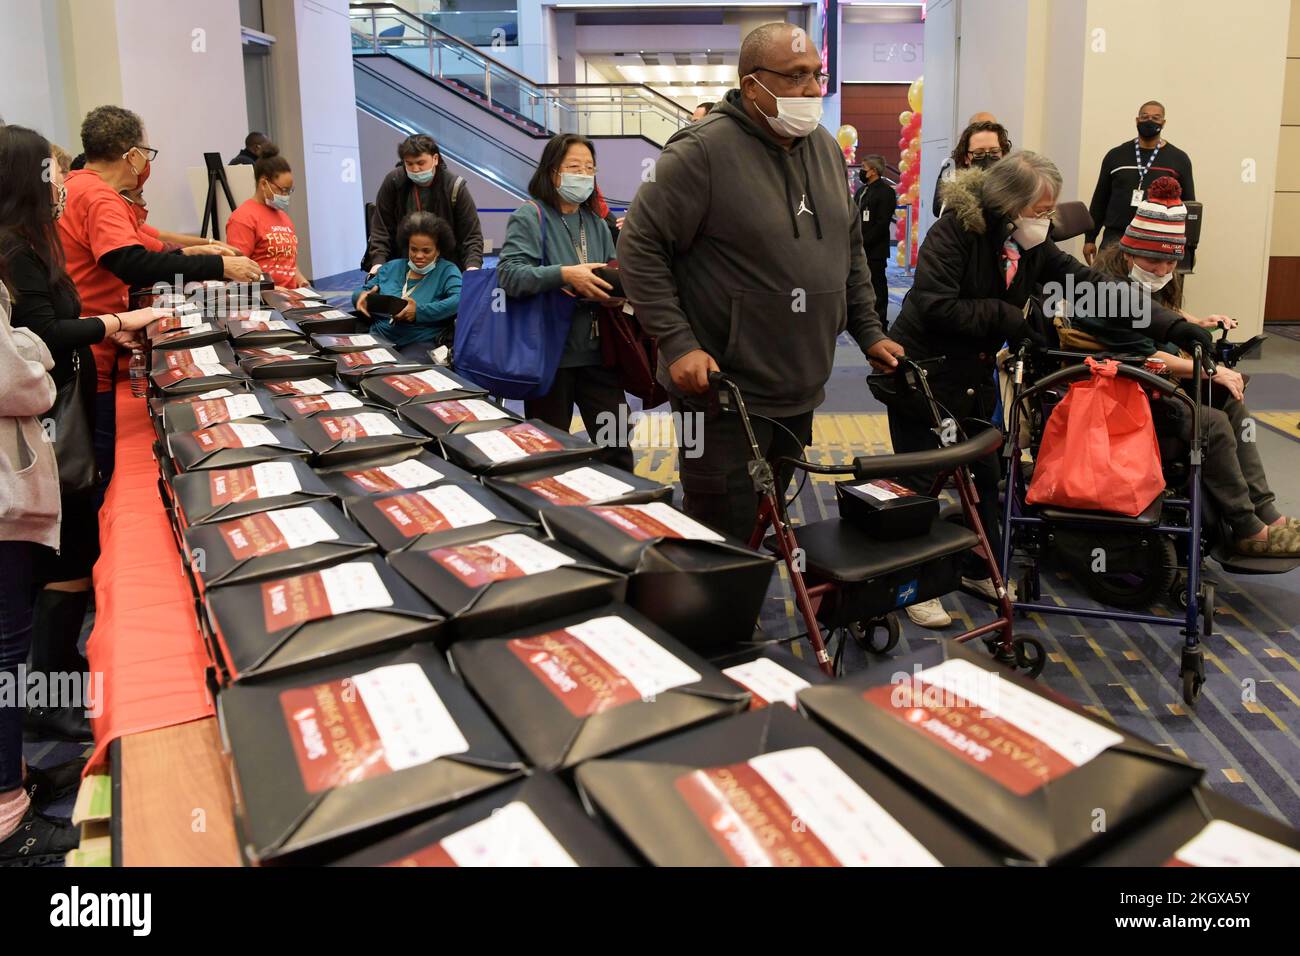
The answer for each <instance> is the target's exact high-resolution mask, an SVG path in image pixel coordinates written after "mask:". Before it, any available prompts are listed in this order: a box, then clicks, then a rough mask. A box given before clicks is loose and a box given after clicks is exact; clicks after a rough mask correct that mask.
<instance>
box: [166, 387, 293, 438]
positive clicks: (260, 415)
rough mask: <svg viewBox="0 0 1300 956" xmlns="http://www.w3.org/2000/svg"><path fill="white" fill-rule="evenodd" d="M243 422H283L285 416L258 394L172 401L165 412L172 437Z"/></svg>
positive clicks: (168, 429) (242, 393)
mask: <svg viewBox="0 0 1300 956" xmlns="http://www.w3.org/2000/svg"><path fill="white" fill-rule="evenodd" d="M239 421H250V422H282V421H284V414H283V413H282V412H281V411H280V410H279V409H278V408H276V407H275V406H274V405H272V404H271V403H270V402H269V401H267V400H266V399H265V398H262V397H260V396H258V395H257V394H256V393H255V392H241V393H239V394H235V395H228V396H226V397H224V398H210V399H199V400H196V401H193V402H171V403H170V404H168V406H167V407H166V408H164V409H163V427H164V428H165V429H166V430H167V433H168V434H174V433H176V432H192V431H195V430H197V429H200V428H208V427H210V426H212V425H220V424H222V423H223V422H239Z"/></svg>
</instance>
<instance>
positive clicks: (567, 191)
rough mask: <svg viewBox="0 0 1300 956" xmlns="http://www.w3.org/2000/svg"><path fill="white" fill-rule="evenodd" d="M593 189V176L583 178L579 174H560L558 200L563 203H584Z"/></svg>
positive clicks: (594, 181)
mask: <svg viewBox="0 0 1300 956" xmlns="http://www.w3.org/2000/svg"><path fill="white" fill-rule="evenodd" d="M595 188H596V177H595V176H584V175H582V174H581V173H560V198H561V199H563V200H564V201H565V202H576V203H579V204H581V203H584V202H586V201H587V199H588V197H590V196H591V191H592V190H593V189H595Z"/></svg>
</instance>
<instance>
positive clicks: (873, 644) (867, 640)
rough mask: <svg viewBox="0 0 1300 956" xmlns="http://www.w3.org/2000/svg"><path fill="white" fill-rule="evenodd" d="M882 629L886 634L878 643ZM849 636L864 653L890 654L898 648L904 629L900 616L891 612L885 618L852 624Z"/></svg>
mask: <svg viewBox="0 0 1300 956" xmlns="http://www.w3.org/2000/svg"><path fill="white" fill-rule="evenodd" d="M882 628H883V630H884V634H883V635H882V638H881V640H879V641H877V639H876V633H877V631H879V630H881V629H882ZM849 634H850V635H852V637H853V640H854V641H855V642H857V645H858V647H860V648H862V649H863V650H864V651H866V652H868V653H870V654H888V653H889V652H890V651H892V650H893V649H894V648H895V647H897V646H898V639H899V638H900V637H902V636H903V628H902V625H900V624H899V623H898V615H897V614H895V613H893V612H892V611H891V612H890V613H888V614H886V615H885V616H884V617H878V618H872V619H869V620H865V621H856V622H854V623H852V624H850V625H849Z"/></svg>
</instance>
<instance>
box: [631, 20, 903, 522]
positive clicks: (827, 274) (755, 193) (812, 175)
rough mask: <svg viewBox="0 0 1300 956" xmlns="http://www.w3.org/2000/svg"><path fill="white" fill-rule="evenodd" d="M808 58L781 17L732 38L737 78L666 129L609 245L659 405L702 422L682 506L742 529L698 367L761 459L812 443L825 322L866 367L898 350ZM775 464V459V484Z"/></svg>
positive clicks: (813, 52)
mask: <svg viewBox="0 0 1300 956" xmlns="http://www.w3.org/2000/svg"><path fill="white" fill-rule="evenodd" d="M821 64H822V61H821V56H820V54H819V53H818V51H817V49H816V48H815V47H814V46H813V45H812V43H811V41H810V40H809V39H808V36H807V34H806V33H804V31H803V30H801V29H799V28H798V27H795V26H792V25H790V24H787V23H770V24H766V25H764V26H761V27H759V28H758V29H756V30H754V31H753V32H752V33H750V34H749V35H748V36H746V37H745V39H744V41H743V43H742V45H741V50H740V69H739V74H740V87H739V89H733V90H729V91H728V92H727V94H726V96H725V97H724V98H723V100H722V101H721V102H719V103H718V104H717V105H715V106H714V108H713V110H712V111H711V112H710V113H709V114H708V115H707V116H706V117H704V119H703V120H701V121H700V122H698V123H695V124H694V125H692V126H689V127H686V128H684V129H682V130H680V131H678V132H677V133H676V134H675V135H674V136H673V137H672V139H671V140H669V142H668V145H667V146H666V147H665V149H664V151H663V153H662V155H661V156H660V158H659V160H658V162H657V164H656V166H655V169H654V175H653V176H652V177H650V180H649V181H648V182H646V183H644V184H643V185H642V186H641V188H640V190H639V191H638V192H637V195H636V198H635V200H634V201H633V204H632V209H631V210H630V211H629V213H628V216H627V225H626V227H625V228H624V230H623V234H622V237H621V238H620V240H619V264H620V267H621V271H622V278H623V284H624V288H625V290H626V292H627V295H628V299H629V300H630V301H631V303H632V305H633V307H634V308H635V309H636V313H637V317H638V318H639V319H640V320H641V324H642V325H643V326H644V328H645V329H646V331H648V332H649V333H650V334H651V335H654V336H656V337H657V338H658V341H659V354H660V367H659V379H660V381H661V382H663V384H664V386H665V387H666V388H667V389H668V391H669V393H670V396H671V401H672V405H673V410H674V411H675V412H677V413H679V414H681V415H695V416H698V419H697V420H701V421H702V422H703V425H702V432H699V434H702V441H701V442H700V444H699V446H697V447H696V448H693V449H690V450H688V449H686V448H681V449H680V454H679V465H680V468H681V476H682V488H683V491H684V495H685V508H686V510H687V512H689V513H690V514H691V515H693V516H695V517H696V518H698V519H700V520H701V521H704V522H705V523H707V524H711V525H713V526H715V527H716V528H718V529H719V530H722V531H726V532H728V533H730V534H732V535H734V536H737V537H740V538H742V539H743V538H748V537H749V535H750V532H751V531H752V529H753V525H754V519H755V513H756V507H757V501H756V497H755V495H754V491H753V486H752V485H751V484H750V479H749V473H748V469H747V460H748V458H749V446H748V442H747V441H746V440H745V438H744V436H743V435H742V434H741V430H740V426H739V423H738V422H737V421H736V418H735V416H734V415H707V414H706V413H707V412H708V409H709V407H710V401H709V396H708V392H709V391H710V385H709V373H710V372H715V371H719V370H720V371H722V372H725V373H726V374H727V375H729V376H730V377H731V378H732V379H734V380H735V381H736V383H737V384H738V385H739V386H740V388H741V390H742V392H743V393H744V396H745V401H746V403H747V405H748V407H749V409H750V411H751V412H755V413H757V415H759V416H762V417H761V418H756V419H755V426H756V429H757V432H758V435H757V437H758V440H759V442H760V445H761V447H762V449H763V452H764V454H765V455H766V456H767V457H768V458H769V460H772V461H773V462H774V463H775V462H776V460H777V459H779V458H781V457H783V456H794V455H800V454H802V452H803V449H804V446H805V445H807V444H808V443H809V442H810V441H811V437H812V417H813V411H814V409H816V408H817V406H818V405H820V404H821V403H822V401H823V399H824V398H825V385H826V381H827V379H828V378H829V377H830V373H831V368H832V365H833V363H834V358H835V341H836V338H837V336H838V335H839V334H840V332H842V331H844V330H845V329H846V328H847V330H848V332H849V333H850V335H852V337H853V339H854V341H855V342H856V343H857V345H858V347H859V348H860V349H861V350H862V351H863V353H865V354H866V355H867V356H868V358H869V359H870V360H871V361H872V363H873V364H877V365H879V366H880V367H892V366H893V365H895V364H897V362H896V359H895V356H896V355H898V354H901V352H902V349H901V348H900V347H899V346H898V345H897V344H895V343H894V342H892V341H890V340H889V339H888V338H886V337H885V333H884V330H883V329H882V326H881V321H880V317H879V316H878V315H877V311H876V302H875V296H874V294H873V292H872V288H871V277H870V273H869V271H868V268H867V261H866V257H865V256H864V255H863V251H862V230H861V220H860V218H859V215H858V213H857V209H856V207H855V206H854V203H853V200H852V197H851V196H850V195H849V192H848V188H847V170H846V168H845V165H844V156H843V153H842V152H841V151H840V148H839V146H838V144H836V142H835V140H834V139H833V138H832V137H831V134H830V132H829V131H827V130H826V129H824V128H822V126H821V125H820V119H821V109H822V101H821V97H822V89H823V85H824V84H825V82H826V75H825V74H824V73H823V72H822V71H821ZM790 474H791V472H790V470H789V469H788V468H782V469H779V473H778V481H779V482H781V486H782V487H783V488H784V487H785V485H786V484H787V483H788V482H789V479H790Z"/></svg>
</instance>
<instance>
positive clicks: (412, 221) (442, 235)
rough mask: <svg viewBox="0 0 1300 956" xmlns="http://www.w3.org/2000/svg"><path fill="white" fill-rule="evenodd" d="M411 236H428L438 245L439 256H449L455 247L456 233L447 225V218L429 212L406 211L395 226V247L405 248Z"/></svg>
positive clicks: (409, 242) (444, 257)
mask: <svg viewBox="0 0 1300 956" xmlns="http://www.w3.org/2000/svg"><path fill="white" fill-rule="evenodd" d="M412 236H428V237H429V238H430V239H432V240H433V244H434V245H435V246H437V247H438V256H439V257H440V258H443V259H446V258H449V257H450V255H451V253H452V252H453V251H455V249H456V234H455V233H454V232H452V231H451V226H449V225H447V220H446V219H443V218H442V217H441V216H435V215H434V214H433V213H431V212H413V213H408V214H407V216H406V218H404V219H403V220H402V221H401V223H400V224H399V225H398V227H397V248H398V249H401V250H403V255H405V250H406V249H407V248H408V247H409V246H410V245H411V237H412Z"/></svg>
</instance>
